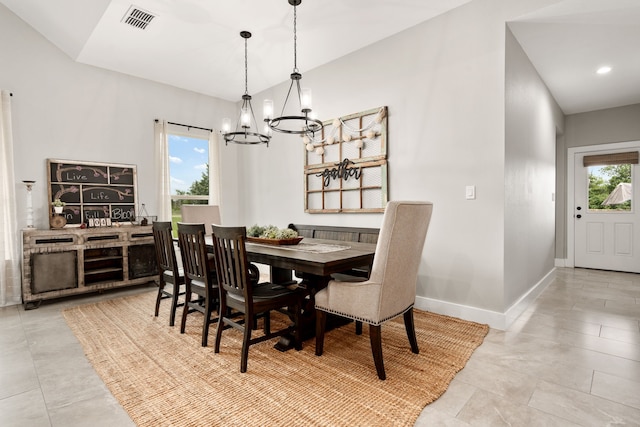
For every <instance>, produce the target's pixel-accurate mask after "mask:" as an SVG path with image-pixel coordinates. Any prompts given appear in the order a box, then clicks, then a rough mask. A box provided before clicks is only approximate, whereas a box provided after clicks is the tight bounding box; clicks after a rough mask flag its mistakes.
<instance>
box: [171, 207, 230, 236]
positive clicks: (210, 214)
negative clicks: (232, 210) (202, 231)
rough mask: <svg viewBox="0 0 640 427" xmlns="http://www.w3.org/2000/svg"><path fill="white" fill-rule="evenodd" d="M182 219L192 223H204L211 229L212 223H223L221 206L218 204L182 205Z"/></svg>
mask: <svg viewBox="0 0 640 427" xmlns="http://www.w3.org/2000/svg"><path fill="white" fill-rule="evenodd" d="M180 214H181V215H182V220H181V221H180V222H185V223H190V224H204V225H205V226H206V228H207V230H209V227H211V224H218V225H220V224H221V221H220V206H217V205H182V206H181V207H180Z"/></svg>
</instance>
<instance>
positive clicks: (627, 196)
mask: <svg viewBox="0 0 640 427" xmlns="http://www.w3.org/2000/svg"><path fill="white" fill-rule="evenodd" d="M588 173H589V212H590V213H598V212H604V213H614V212H631V211H632V200H631V193H632V191H631V173H632V168H631V164H630V163H621V164H615V165H605V166H602V165H600V166H589V167H588Z"/></svg>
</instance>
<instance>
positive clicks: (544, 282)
mask: <svg viewBox="0 0 640 427" xmlns="http://www.w3.org/2000/svg"><path fill="white" fill-rule="evenodd" d="M555 277H556V269H555V268H553V269H552V270H551V271H549V273H547V274H546V275H545V276H544V277H543V278H542V279H541V280H540V281H539V282H538V283H536V284H535V285H534V286H532V287H531V289H529V291H528V292H527V293H526V294H525V295H523V296H522V297H521V298H520V299H519V300H518V301H516V302H515V303H514V304H513V305H512V306H511V307H509V309H508V310H507V311H506V312H504V313H499V312H497V311H491V310H485V309H482V308H478V307H472V306H468V305H461V304H456V303H451V302H447V301H441V300H436V299H432V298H427V297H421V296H417V297H416V303H415V308H416V309H418V310H425V311H431V312H434V313H439V314H444V315H447V316H453V317H459V318H460V319H465V320H470V321H473V322H478V323H486V324H488V325H489V326H490V327H491V328H493V329H499V330H502V331H504V330H506V329H507V328H509V326H511V324H512V323H513V322H514V321H515V320H516V319H517V318H518V317H519V316H520V315H521V314H522V313H523V312H524V311H525V310H526V309H527V308H529V306H530V305H531V304H532V303H533V301H535V299H536V298H537V297H538V296H539V295H540V294H541V293H542V291H544V290H545V289H546V287H547V286H549V284H551V282H553V280H554V279H555Z"/></svg>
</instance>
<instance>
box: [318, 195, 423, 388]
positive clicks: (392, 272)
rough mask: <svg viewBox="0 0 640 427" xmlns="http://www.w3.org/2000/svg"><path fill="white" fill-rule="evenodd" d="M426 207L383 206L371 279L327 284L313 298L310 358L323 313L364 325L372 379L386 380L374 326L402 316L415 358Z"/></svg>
mask: <svg viewBox="0 0 640 427" xmlns="http://www.w3.org/2000/svg"><path fill="white" fill-rule="evenodd" d="M432 210H433V204H432V203H431V202H400V201H393V202H389V203H388V204H387V207H386V209H385V212H384V217H383V220H382V227H381V229H380V237H379V238H378V243H377V246H376V254H375V257H374V259H373V266H372V269H371V275H370V277H369V279H368V280H366V281H359V282H341V281H337V280H331V281H330V282H329V284H328V285H327V287H326V288H324V289H322V290H320V291H318V293H317V294H316V295H315V307H316V355H318V356H320V355H322V351H323V344H324V331H325V324H326V313H332V314H336V315H339V316H342V317H347V318H349V319H353V320H355V321H356V325H357V326H356V331H360V330H361V328H359V327H358V326H361V323H360V322H364V323H368V324H369V335H370V336H369V338H370V340H371V350H372V352H373V359H374V362H375V365H376V371H377V372H378V377H379V378H380V379H381V380H384V379H385V378H386V375H385V371H384V364H383V361H382V340H381V335H380V325H381V324H382V323H383V322H386V321H387V320H390V319H393V318H394V317H397V316H400V315H404V324H405V328H406V330H407V336H408V338H409V343H410V345H411V351H413V352H414V353H418V351H419V350H418V343H417V340H416V334H415V328H414V326H413V304H414V302H415V296H416V282H417V278H418V267H419V265H420V259H421V258H422V250H423V247H424V241H425V238H426V235H427V229H428V228H429V221H430V220H431V212H432Z"/></svg>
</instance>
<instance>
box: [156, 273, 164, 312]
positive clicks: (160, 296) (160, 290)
mask: <svg viewBox="0 0 640 427" xmlns="http://www.w3.org/2000/svg"><path fill="white" fill-rule="evenodd" d="M163 289H164V281H163V280H160V283H158V296H157V297H156V312H155V315H154V316H155V317H158V313H159V312H160V300H161V299H162V290H163Z"/></svg>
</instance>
